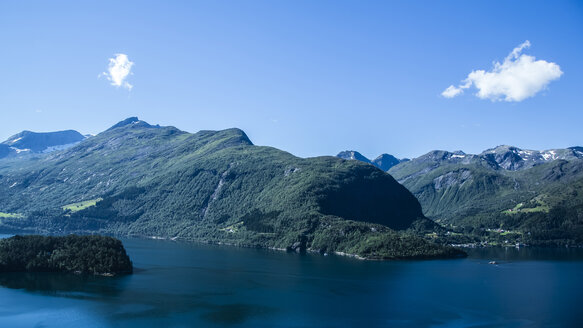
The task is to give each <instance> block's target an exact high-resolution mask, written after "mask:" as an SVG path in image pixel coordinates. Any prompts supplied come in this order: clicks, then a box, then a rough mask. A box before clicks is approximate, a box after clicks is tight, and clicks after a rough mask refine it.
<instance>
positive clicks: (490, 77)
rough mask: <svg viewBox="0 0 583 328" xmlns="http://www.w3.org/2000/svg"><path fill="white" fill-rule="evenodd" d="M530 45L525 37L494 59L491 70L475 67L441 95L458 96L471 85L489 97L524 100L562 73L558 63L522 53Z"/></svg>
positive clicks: (494, 99)
mask: <svg viewBox="0 0 583 328" xmlns="http://www.w3.org/2000/svg"><path fill="white" fill-rule="evenodd" d="M528 47H530V42H529V41H528V40H527V41H525V42H524V43H522V44H521V45H519V46H518V47H516V48H514V49H513V50H512V52H511V53H510V54H509V55H508V56H507V57H506V58H505V59H504V62H502V63H500V62H494V67H493V68H492V70H490V71H488V72H486V71H484V70H475V71H472V72H471V73H470V74H468V77H467V78H466V79H465V80H463V81H462V83H461V84H459V85H458V86H457V87H456V86H453V85H450V86H449V87H447V89H445V90H444V91H443V92H442V93H441V95H442V96H443V97H445V98H453V97H456V96H459V95H460V94H462V93H463V92H464V90H465V89H468V88H469V87H471V86H472V85H473V86H475V87H476V89H478V93H476V96H477V97H478V98H480V99H490V100H491V101H500V100H504V101H523V100H524V99H526V98H530V97H533V96H534V95H536V94H537V93H538V92H540V91H541V90H543V89H544V88H546V86H547V85H548V84H549V83H550V82H551V81H554V80H556V79H558V78H559V77H561V75H563V72H562V71H561V68H560V67H559V65H557V64H555V63H552V62H547V61H545V60H536V58H535V57H533V56H529V55H525V54H522V51H523V50H524V49H526V48H528Z"/></svg>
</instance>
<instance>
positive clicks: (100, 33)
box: [0, 1, 583, 157]
mask: <svg viewBox="0 0 583 328" xmlns="http://www.w3.org/2000/svg"><path fill="white" fill-rule="evenodd" d="M526 40H528V41H529V42H530V47H528V48H525V49H524V50H523V51H522V53H523V54H526V55H528V56H532V57H535V58H536V60H544V61H545V62H546V63H549V65H551V64H550V63H552V64H555V65H557V67H560V72H561V74H560V77H556V76H555V78H553V79H552V81H550V82H548V83H546V84H545V83H543V84H542V85H543V87H541V89H540V90H538V91H536V90H535V91H536V92H535V93H534V94H533V95H532V96H529V97H526V98H525V99H521V100H520V101H505V100H504V97H498V98H496V97H490V98H484V99H482V98H480V97H477V96H476V95H475V94H476V93H477V92H478V89H477V88H476V85H478V84H477V83H478V82H474V85H473V86H472V87H470V88H468V89H463V94H460V95H457V96H456V97H453V98H447V97H444V96H442V92H443V91H444V90H445V89H446V88H448V87H449V86H450V85H453V86H455V87H456V88H457V87H459V86H462V85H463V84H464V82H462V81H463V80H464V79H466V78H467V77H468V74H470V72H473V71H476V70H484V71H486V72H489V71H491V70H492V68H493V65H494V62H499V63H503V61H504V59H505V58H506V57H507V56H508V55H509V53H510V52H511V51H513V49H515V48H517V47H518V46H519V45H521V44H523V43H524V42H525V41H526ZM0 47H1V48H0V49H1V51H0V61H1V62H2V70H1V74H0V114H1V116H2V121H1V122H2V123H1V126H2V129H1V130H0V139H2V140H4V139H6V138H8V137H9V136H10V135H13V134H15V133H17V132H20V131H21V130H25V129H27V130H33V131H55V130H63V129H76V130H78V131H80V132H82V133H93V134H95V133H98V132H100V131H103V130H105V129H106V128H108V127H109V126H111V125H113V124H114V123H116V122H117V121H120V120H122V119H124V118H126V117H129V116H138V117H140V118H141V119H143V120H146V121H148V122H150V123H153V124H161V125H174V126H176V127H178V128H180V129H183V130H186V131H190V132H196V131H198V130H208V129H213V130H214V129H223V128H229V127H239V128H241V129H243V130H245V131H246V132H247V134H248V135H249V137H250V138H251V140H252V141H253V142H254V143H255V144H258V145H268V146H274V147H277V148H280V149H283V150H286V151H289V152H291V153H293V154H295V155H298V156H303V157H307V156H317V155H334V154H336V153H337V152H339V151H341V150H346V149H354V150H359V151H360V152H362V153H363V154H364V155H365V156H368V157H376V156H377V155H378V154H380V153H383V152H388V153H391V154H394V155H395V156H398V157H416V156H419V155H421V154H423V153H425V152H427V151H430V150H433V149H446V150H457V149H462V150H464V151H466V152H471V153H476V152H480V151H482V150H484V149H486V148H490V147H493V146H496V145H500V144H512V145H516V146H519V147H522V148H530V149H547V148H559V147H568V146H573V145H583V138H582V137H583V132H582V129H581V125H582V124H581V122H583V80H582V78H583V61H582V60H581V58H583V3H582V2H580V1H552V2H551V1H402V2H392V1H196V2H195V1H184V2H178V1H168V3H166V2H151V3H148V2H145V1H136V2H126V1H123V2H119V1H115V2H105V1H102V2H93V3H88V4H87V3H85V4H80V3H79V2H77V1H76V2H29V1H14V2H11V1H2V2H0ZM115 54H126V55H127V56H128V58H129V60H130V61H131V62H133V63H134V65H133V66H132V67H131V74H130V75H128V76H127V78H126V80H125V82H127V83H130V84H131V85H132V86H133V87H132V88H131V90H128V88H126V87H124V86H123V85H122V86H120V87H118V86H115V85H112V84H111V81H110V80H108V76H107V75H103V74H102V73H104V72H107V68H108V63H109V59H110V58H113V57H114V55H115ZM526 70H527V71H528V67H527V68H526ZM527 73H528V72H527ZM543 82H544V81H543ZM494 87H496V85H494ZM460 90H461V89H460ZM519 98H520V97H519ZM517 99H518V98H517Z"/></svg>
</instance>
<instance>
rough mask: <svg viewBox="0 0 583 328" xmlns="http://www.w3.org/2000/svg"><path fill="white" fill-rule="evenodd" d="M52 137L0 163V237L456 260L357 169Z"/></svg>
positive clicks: (125, 129) (162, 141)
mask: <svg viewBox="0 0 583 328" xmlns="http://www.w3.org/2000/svg"><path fill="white" fill-rule="evenodd" d="M48 135H51V136H52V135H53V134H48ZM56 135H58V136H62V137H63V138H61V139H59V140H58V141H51V142H48V141H47V140H48V139H49V138H44V139H42V138H41V140H44V143H42V142H40V141H39V138H37V135H34V134H31V133H24V134H22V135H17V136H15V137H13V138H10V139H9V140H8V141H7V142H6V143H5V144H6V145H7V146H9V147H16V145H18V147H27V148H26V149H31V151H32V149H34V150H35V151H37V152H41V153H39V154H40V155H38V156H32V157H31V156H23V157H16V158H13V159H10V160H7V159H4V160H0V228H3V229H19V230H21V229H25V230H30V231H34V232H41V233H44V232H51V233H55V232H58V233H63V232H91V233H96V232H97V233H110V234H117V235H137V236H152V237H156V238H171V239H186V240H197V241H204V242H212V243H224V244H234V245H244V246H254V247H272V248H282V249H286V248H287V249H290V250H295V251H319V252H322V253H324V252H342V253H347V254H355V255H358V256H361V257H367V258H418V257H423V258H427V257H450V256H458V255H460V254H462V252H460V251H458V250H456V249H454V248H451V247H448V246H441V245H437V244H434V243H431V242H428V241H426V240H425V239H423V238H421V236H423V235H424V234H425V233H431V232H436V231H442V230H443V229H442V228H441V227H439V226H438V225H437V224H435V223H434V222H433V221H431V220H429V219H427V218H425V217H424V216H423V214H422V212H421V206H420V205H419V202H418V201H417V199H415V197H414V196H413V195H412V194H411V193H410V192H409V191H408V190H407V189H406V188H405V187H403V186H402V185H400V184H399V183H397V182H396V181H395V180H394V179H393V178H392V177H391V176H390V175H389V174H387V173H385V172H382V171H380V170H378V169H376V168H375V167H373V166H370V165H367V164H365V163H361V162H359V161H344V160H341V159H339V158H335V157H331V156H329V157H317V158H307V159H303V158H298V157H295V156H293V155H291V154H289V153H287V152H284V151H281V150H278V149H275V148H271V147H260V146H255V145H253V144H252V142H251V141H250V140H249V138H248V137H247V135H246V134H245V133H244V132H243V131H241V130H239V129H227V130H222V131H199V132H197V133H194V134H191V133H188V132H184V131H181V130H179V129H177V128H175V127H171V126H166V127H161V126H158V125H155V126H154V125H150V124H148V123H146V122H144V121H141V120H139V119H138V118H136V117H131V118H128V119H126V120H123V121H121V122H119V123H117V124H115V125H113V126H112V127H111V128H109V129H108V130H106V131H104V132H102V133H100V134H98V135H96V136H93V137H90V138H83V139H81V137H82V136H81V137H80V136H79V135H77V134H75V133H61V132H60V133H57V134H56ZM65 135H66V136H72V138H65V137H64V136H65ZM32 136H35V138H32ZM43 136H45V137H46V136H47V135H46V134H43ZM51 140H53V139H51ZM25 141H26V142H25ZM73 142H78V143H77V144H75V145H74V146H72V147H69V148H67V149H64V150H59V151H53V152H50V153H42V151H45V150H46V149H48V148H49V147H55V146H56V145H58V144H61V145H62V144H69V143H73ZM17 149H22V148H17ZM39 157H40V158H41V159H42V160H39ZM405 231H406V232H405Z"/></svg>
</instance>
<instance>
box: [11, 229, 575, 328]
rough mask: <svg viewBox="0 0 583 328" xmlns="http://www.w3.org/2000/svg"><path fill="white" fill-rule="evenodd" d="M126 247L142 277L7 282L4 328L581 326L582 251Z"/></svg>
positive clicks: (33, 277)
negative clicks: (381, 257)
mask: <svg viewBox="0 0 583 328" xmlns="http://www.w3.org/2000/svg"><path fill="white" fill-rule="evenodd" d="M124 244H125V246H126V249H127V251H128V253H129V255H130V257H131V258H132V260H133V263H134V267H135V268H136V270H135V274H133V275H130V276H125V277H116V278H106V277H86V276H75V275H61V274H0V326H2V327H35V326H36V327H145V326H156V327H411V326H413V327H415V326H418V327H468V326H474V327H542V326H544V327H576V326H579V324H580V322H582V321H581V320H582V319H583V314H582V313H581V311H580V309H579V307H580V306H579V304H580V303H581V301H583V296H582V295H583V280H582V278H581V277H583V250H581V249H534V248H522V249H520V250H517V249H514V248H510V249H476V250H470V256H469V257H468V258H467V259H461V260H435V261H360V260H355V259H351V258H346V257H340V256H326V257H325V256H320V255H310V254H308V255H297V254H287V253H283V252H278V251H270V250H256V249H244V248H235V247H227V246H210V245H200V244H190V243H179V242H171V241H161V240H143V239H125V240H124ZM493 260H494V261H496V262H497V263H498V264H495V265H494V264H488V263H489V262H490V261H493Z"/></svg>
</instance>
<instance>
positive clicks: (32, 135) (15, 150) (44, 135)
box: [0, 130, 86, 158]
mask: <svg viewBox="0 0 583 328" xmlns="http://www.w3.org/2000/svg"><path fill="white" fill-rule="evenodd" d="M85 138H86V137H85V136H83V135H82V134H81V133H79V132H77V131H75V130H66V131H57V132H32V131H22V132H20V133H18V134H15V135H13V136H12V137H10V138H8V139H7V140H6V141H4V142H2V143H1V144H0V158H3V157H8V156H15V155H24V154H31V153H48V152H51V151H55V150H64V149H67V148H69V147H72V146H74V145H76V144H77V143H79V142H81V141H82V140H84V139H85Z"/></svg>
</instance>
